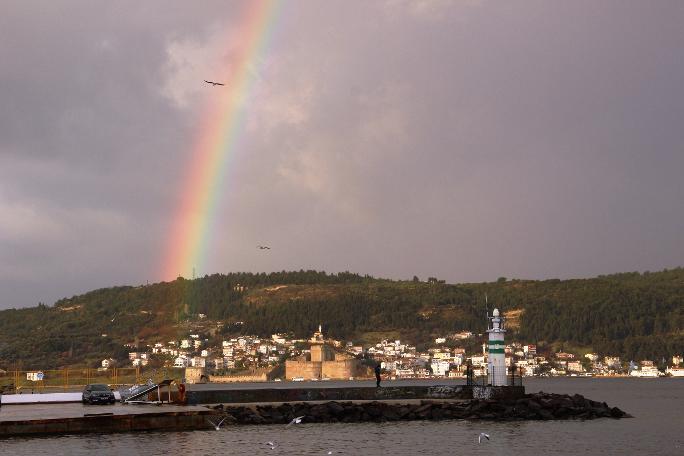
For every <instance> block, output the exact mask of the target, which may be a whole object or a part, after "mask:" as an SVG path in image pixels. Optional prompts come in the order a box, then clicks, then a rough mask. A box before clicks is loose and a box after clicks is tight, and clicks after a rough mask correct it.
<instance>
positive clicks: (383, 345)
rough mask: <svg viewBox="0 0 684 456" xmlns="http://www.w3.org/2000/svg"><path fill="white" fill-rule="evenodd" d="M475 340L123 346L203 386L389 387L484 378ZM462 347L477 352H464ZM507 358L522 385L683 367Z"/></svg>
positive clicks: (106, 363) (107, 362) (287, 338)
mask: <svg viewBox="0 0 684 456" xmlns="http://www.w3.org/2000/svg"><path fill="white" fill-rule="evenodd" d="M478 340H483V335H482V334H474V333H473V332H471V331H460V332H456V333H452V334H445V335H444V336H443V337H438V338H435V339H434V343H433V344H431V346H430V347H428V348H427V349H425V350H418V349H417V348H416V346H415V345H411V344H408V343H405V342H402V341H401V340H380V341H377V343H375V344H374V345H369V346H368V345H361V344H355V343H354V342H352V341H343V340H335V339H331V338H325V337H324V336H323V332H322V329H321V328H320V327H319V330H318V331H317V332H316V333H315V334H314V335H313V336H312V337H311V339H297V338H294V337H292V336H291V335H288V334H273V335H271V336H270V337H267V338H264V337H259V336H240V337H234V338H227V339H225V340H223V341H221V344H220V345H215V346H210V345H209V339H208V338H206V337H204V336H203V335H202V334H188V335H187V337H185V338H182V339H180V340H170V341H166V342H156V343H154V344H151V345H145V346H140V344H138V348H135V344H128V345H127V346H128V347H129V348H131V349H134V348H135V350H134V351H133V350H132V351H130V352H129V362H130V365H131V366H140V367H143V366H148V365H149V364H150V362H151V361H153V360H154V364H156V365H157V366H158V365H163V366H164V367H174V368H194V369H196V370H197V372H201V376H204V375H205V374H206V378H209V376H210V375H211V376H212V377H214V378H217V379H219V378H223V379H229V378H230V377H231V376H235V377H236V379H243V380H267V379H277V380H289V381H293V380H294V381H298V380H314V381H316V380H329V379H337V380H339V379H345V380H347V379H353V378H354V377H357V378H358V377H367V376H370V370H368V369H366V370H364V369H362V368H360V367H358V366H356V367H355V366H352V365H351V364H350V360H358V361H359V362H360V363H361V364H360V365H361V366H364V365H365V366H369V367H370V368H372V367H373V366H375V365H376V364H380V366H381V368H382V370H383V372H384V375H385V376H386V377H387V378H390V379H409V378H461V377H465V376H466V372H467V370H468V369H471V370H472V373H473V375H475V376H486V375H487V365H488V363H487V361H488V360H487V356H488V354H487V345H486V344H485V343H482V345H481V347H482V348H481V350H480V349H479V347H480V344H479V343H477V341H478ZM459 345H460V346H459ZM462 346H469V347H477V348H478V349H477V350H472V348H471V351H467V350H466V349H465V348H462ZM504 352H505V360H506V366H507V370H508V372H509V373H510V372H513V371H514V372H516V374H517V375H520V376H524V377H548V376H579V377H591V376H635V377H659V376H665V375H669V376H677V377H679V376H684V367H680V366H681V365H682V363H683V361H684V357H682V355H679V354H673V355H672V356H671V358H670V359H669V360H659V362H656V361H654V360H638V361H636V362H635V361H632V360H623V359H620V357H618V356H610V355H604V356H599V355H598V354H596V353H585V354H582V355H580V354H578V353H570V352H566V351H557V352H551V353H548V352H540V351H539V350H538V348H537V346H536V345H535V344H529V343H521V342H510V343H507V344H506V345H505V348H504ZM316 362H319V363H323V364H324V365H325V363H328V366H332V363H338V367H337V368H335V369H333V368H332V367H324V368H321V367H320V366H319V367H318V368H317V369H316V368H313V367H312V365H313V364H312V363H316ZM307 363H309V364H307ZM113 366H115V361H114V360H112V359H104V360H102V367H101V368H102V369H107V368H109V367H113ZM339 366H343V367H339ZM120 367H124V366H120ZM283 368H285V369H283ZM226 381H228V380H226Z"/></svg>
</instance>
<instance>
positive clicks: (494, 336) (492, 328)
mask: <svg viewBox="0 0 684 456" xmlns="http://www.w3.org/2000/svg"><path fill="white" fill-rule="evenodd" d="M489 320H490V321H489V325H488V326H489V328H488V329H487V332H488V333H489V356H488V357H487V369H488V371H489V382H490V384H491V385H492V386H506V385H507V382H506V354H505V352H504V347H505V346H504V333H505V332H506V330H505V329H504V318H503V317H500V316H499V309H494V312H492V316H491V317H489Z"/></svg>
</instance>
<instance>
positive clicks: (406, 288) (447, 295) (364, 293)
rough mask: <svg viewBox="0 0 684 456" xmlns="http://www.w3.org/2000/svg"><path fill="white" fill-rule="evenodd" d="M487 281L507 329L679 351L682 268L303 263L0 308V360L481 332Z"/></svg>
mask: <svg viewBox="0 0 684 456" xmlns="http://www.w3.org/2000/svg"><path fill="white" fill-rule="evenodd" d="M485 293H486V294H487V295H488V297H489V303H490V307H493V306H497V307H499V308H500V309H502V310H503V311H504V312H506V314H507V315H508V316H509V317H510V320H509V329H510V330H511V331H510V337H511V338H512V339H519V340H523V341H526V342H531V343H537V344H542V345H543V344H546V345H553V346H554V348H557V347H563V346H565V347H580V348H583V349H587V350H594V351H598V352H600V353H606V354H618V355H621V356H623V357H626V358H630V359H631V358H635V359H638V358H657V359H660V358H661V357H664V356H668V355H671V354H673V353H682V352H684V269H682V268H677V269H674V270H669V271H662V272H656V273H644V274H639V273H626V274H616V275H610V276H600V277H597V278H593V279H581V280H564V281H561V280H545V281H527V280H506V279H503V278H501V279H499V280H498V281H497V282H493V283H479V284H459V285H453V284H446V283H443V282H442V281H438V280H436V279H431V280H429V281H428V282H421V281H417V280H413V281H391V280H385V279H376V278H372V277H368V276H360V275H357V274H351V273H341V274H326V273H323V272H316V271H299V272H280V273H271V274H264V273H261V274H251V273H231V274H227V275H220V274H215V275H212V276H205V277H203V278H198V279H195V280H185V279H183V278H179V279H177V280H175V281H173V282H162V283H157V284H153V285H148V286H141V287H113V288H106V289H101V290H95V291H92V292H89V293H86V294H83V295H80V296H74V297H72V298H68V299H67V298H65V299H62V300H60V301H58V302H56V303H55V304H54V305H53V306H51V307H50V306H44V305H41V306H38V307H33V308H25V309H10V310H4V311H0V368H5V369H6V368H8V367H15V366H16V367H22V366H23V367H40V368H43V369H46V368H50V367H57V366H62V365H76V364H87V365H90V366H95V365H96V363H98V362H99V360H101V359H103V358H105V357H110V356H113V357H115V358H119V359H125V358H126V352H127V351H128V349H126V348H125V347H123V344H125V343H134V342H135V341H138V342H143V341H144V342H145V343H150V342H154V341H157V340H169V339H173V338H177V337H179V336H186V335H187V333H188V331H192V330H196V331H199V330H201V331H203V332H205V333H207V334H210V335H213V336H215V337H217V338H218V337H223V336H227V335H231V334H240V333H243V334H257V335H265V336H268V335H270V334H272V333H275V332H292V333H294V334H295V335H296V336H301V337H305V336H308V335H309V334H310V333H311V332H312V331H313V330H314V328H316V326H317V325H318V324H319V323H321V324H323V326H324V327H325V328H326V329H325V331H326V334H329V335H330V336H332V337H335V338H341V339H346V340H354V341H356V342H358V341H362V342H375V341H376V340H375V338H376V337H379V336H381V335H386V336H400V337H401V338H402V339H407V340H409V341H411V342H413V343H417V344H423V343H426V342H428V341H430V340H431V339H433V338H434V337H435V336H438V335H444V334H446V333H449V332H454V331H459V330H471V331H473V332H476V333H477V332H482V331H483V330H484V329H485V321H484V313H485V302H484V296H485ZM200 314H204V315H205V317H202V318H200Z"/></svg>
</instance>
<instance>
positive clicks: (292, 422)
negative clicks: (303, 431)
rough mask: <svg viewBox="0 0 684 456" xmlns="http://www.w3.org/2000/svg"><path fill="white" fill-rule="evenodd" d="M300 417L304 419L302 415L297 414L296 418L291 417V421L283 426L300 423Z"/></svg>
mask: <svg viewBox="0 0 684 456" xmlns="http://www.w3.org/2000/svg"><path fill="white" fill-rule="evenodd" d="M302 419H304V416H298V417H297V418H295V419H293V420H292V421H290V422H289V423H288V425H287V426H285V427H290V426H292V425H293V424H300V423H301V422H302Z"/></svg>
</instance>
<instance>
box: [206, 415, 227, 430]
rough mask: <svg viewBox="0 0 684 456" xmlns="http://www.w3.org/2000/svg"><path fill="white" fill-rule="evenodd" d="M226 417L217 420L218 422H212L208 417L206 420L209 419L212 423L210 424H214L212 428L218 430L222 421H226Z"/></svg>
mask: <svg viewBox="0 0 684 456" xmlns="http://www.w3.org/2000/svg"><path fill="white" fill-rule="evenodd" d="M226 418H227V417H226ZM226 418H223V419H222V420H221V421H219V422H218V424H216V423H214V422H213V421H211V420H210V419H209V418H207V421H209V422H210V423H211V424H212V426H214V429H216V430H217V431H218V430H220V429H221V425H222V424H223V422H224V421H226Z"/></svg>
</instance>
